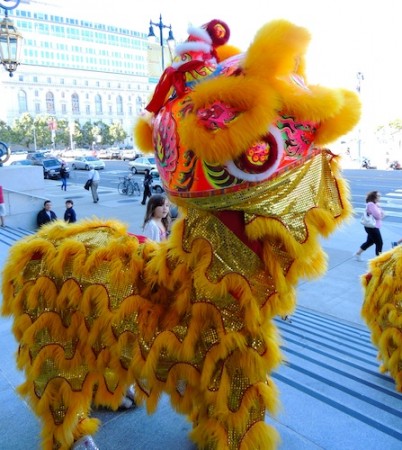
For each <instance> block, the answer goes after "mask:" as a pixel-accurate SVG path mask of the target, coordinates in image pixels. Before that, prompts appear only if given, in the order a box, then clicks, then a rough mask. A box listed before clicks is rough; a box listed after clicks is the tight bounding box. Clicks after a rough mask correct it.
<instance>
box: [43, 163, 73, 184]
mask: <svg viewBox="0 0 402 450" xmlns="http://www.w3.org/2000/svg"><path fill="white" fill-rule="evenodd" d="M61 164H62V161H60V160H59V159H57V158H47V159H44V160H43V161H42V166H43V177H44V178H45V179H48V178H51V179H53V180H57V179H59V178H60V169H61ZM66 170H67V178H68V177H69V176H70V168H69V167H68V166H66Z"/></svg>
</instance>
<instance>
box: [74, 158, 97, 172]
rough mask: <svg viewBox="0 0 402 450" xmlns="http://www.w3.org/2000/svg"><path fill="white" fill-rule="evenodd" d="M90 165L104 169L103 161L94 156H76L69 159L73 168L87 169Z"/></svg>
mask: <svg viewBox="0 0 402 450" xmlns="http://www.w3.org/2000/svg"><path fill="white" fill-rule="evenodd" d="M91 167H93V168H94V169H104V168H105V163H104V161H102V160H100V159H99V158H96V157H95V156H77V157H76V158H75V159H74V160H73V161H71V168H72V169H73V170H75V169H82V170H89V169H90V168H91Z"/></svg>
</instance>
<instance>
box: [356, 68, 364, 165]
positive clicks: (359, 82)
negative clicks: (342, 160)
mask: <svg viewBox="0 0 402 450" xmlns="http://www.w3.org/2000/svg"><path fill="white" fill-rule="evenodd" d="M356 77H357V86H356V91H357V93H358V94H359V95H361V89H362V81H364V75H363V73H362V72H357V74H356ZM357 134H358V135H357V158H358V161H359V166H360V167H361V165H362V155H361V151H362V150H361V146H362V137H361V125H360V124H359V129H358V130H357Z"/></svg>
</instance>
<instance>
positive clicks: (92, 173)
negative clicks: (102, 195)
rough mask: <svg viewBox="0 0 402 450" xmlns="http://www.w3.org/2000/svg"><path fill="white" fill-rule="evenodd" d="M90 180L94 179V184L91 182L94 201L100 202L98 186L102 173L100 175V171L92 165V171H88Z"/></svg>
mask: <svg viewBox="0 0 402 450" xmlns="http://www.w3.org/2000/svg"><path fill="white" fill-rule="evenodd" d="M88 180H91V181H92V184H91V193H92V199H93V201H94V203H98V201H99V196H98V186H99V180H100V175H99V171H98V170H95V168H94V166H90V171H89V172H88Z"/></svg>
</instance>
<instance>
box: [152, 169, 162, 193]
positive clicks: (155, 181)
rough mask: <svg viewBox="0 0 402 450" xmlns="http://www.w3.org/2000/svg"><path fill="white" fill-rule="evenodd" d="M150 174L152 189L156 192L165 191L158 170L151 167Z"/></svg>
mask: <svg viewBox="0 0 402 450" xmlns="http://www.w3.org/2000/svg"><path fill="white" fill-rule="evenodd" d="M150 174H151V176H152V190H153V191H154V192H156V193H158V194H160V193H162V192H165V189H164V188H163V184H162V180H161V176H160V175H159V172H158V171H157V170H156V169H152V170H151V172H150Z"/></svg>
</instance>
